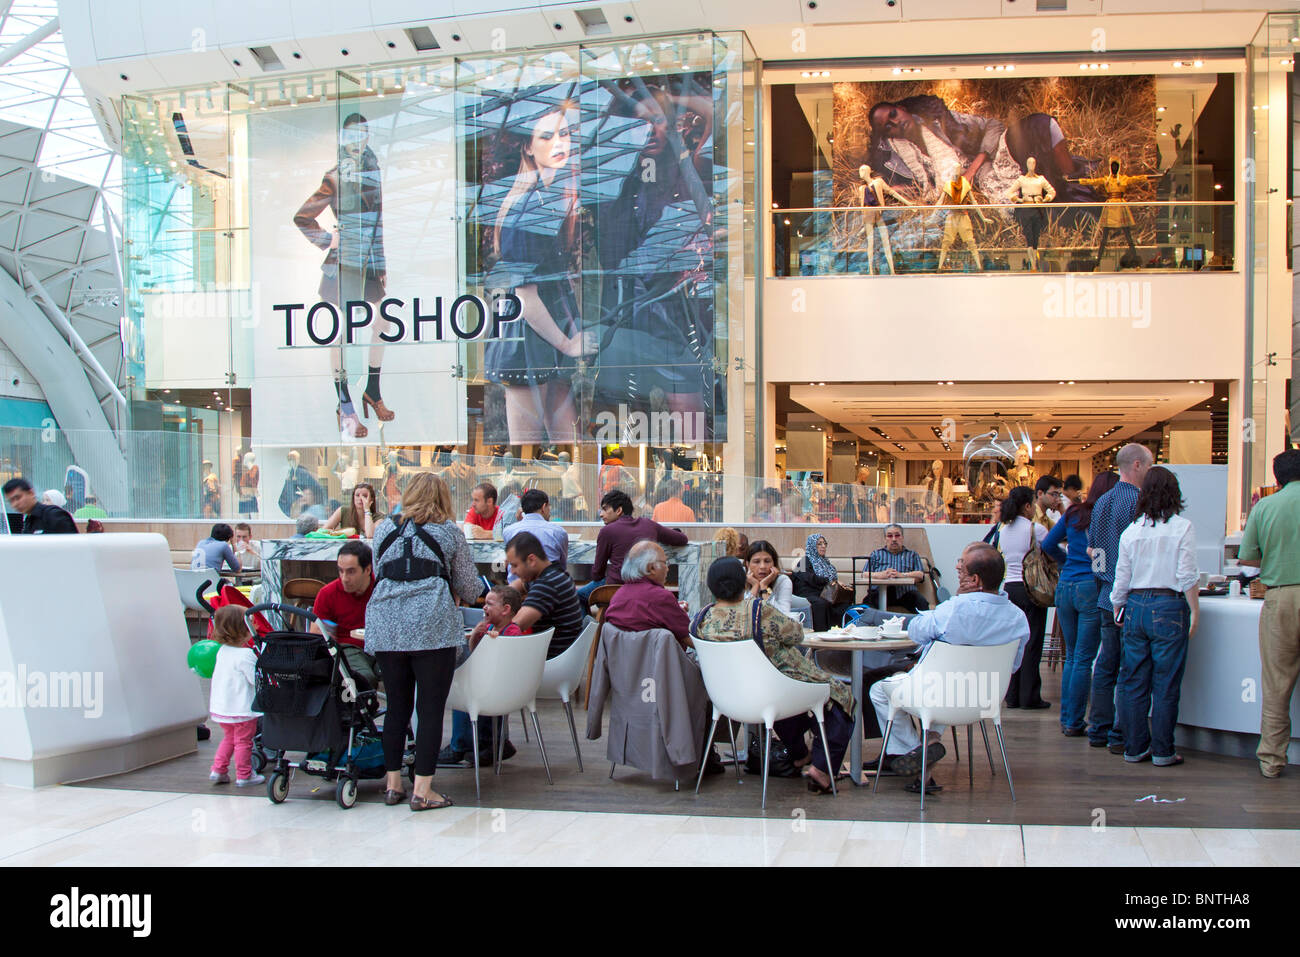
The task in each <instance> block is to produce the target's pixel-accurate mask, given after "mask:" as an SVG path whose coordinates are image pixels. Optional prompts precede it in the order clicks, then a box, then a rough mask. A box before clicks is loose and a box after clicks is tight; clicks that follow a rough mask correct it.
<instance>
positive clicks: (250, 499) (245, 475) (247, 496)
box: [239, 452, 262, 515]
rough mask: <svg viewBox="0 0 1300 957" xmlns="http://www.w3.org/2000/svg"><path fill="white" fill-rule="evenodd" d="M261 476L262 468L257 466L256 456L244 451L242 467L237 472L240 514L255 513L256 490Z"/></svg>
mask: <svg viewBox="0 0 1300 957" xmlns="http://www.w3.org/2000/svg"><path fill="white" fill-rule="evenodd" d="M261 477H262V470H261V469H259V468H258V467H257V456H256V455H255V454H253V453H252V452H245V453H244V461H243V468H242V469H240V472H239V514H240V515H255V514H256V513H257V490H258V485H259V483H260V480H261Z"/></svg>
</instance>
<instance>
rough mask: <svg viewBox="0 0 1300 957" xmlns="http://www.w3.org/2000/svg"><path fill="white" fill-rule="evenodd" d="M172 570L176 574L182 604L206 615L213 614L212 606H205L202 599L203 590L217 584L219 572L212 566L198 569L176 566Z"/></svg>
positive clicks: (177, 588)
mask: <svg viewBox="0 0 1300 957" xmlns="http://www.w3.org/2000/svg"><path fill="white" fill-rule="evenodd" d="M172 571H173V572H174V573H175V575H176V590H177V591H178V592H180V596H181V604H182V605H184V606H185V607H186V608H188V609H189V610H190V611H197V612H199V613H200V614H205V615H210V614H212V609H211V607H205V606H204V605H203V604H202V603H201V601H200V599H201V598H202V597H203V592H205V591H207V590H208V588H210V587H211V586H212V585H215V584H216V582H217V573H216V572H214V571H213V570H212V569H210V568H200V569H199V570H198V571H191V570H190V569H188V568H174V569H172Z"/></svg>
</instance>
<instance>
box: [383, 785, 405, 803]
mask: <svg viewBox="0 0 1300 957" xmlns="http://www.w3.org/2000/svg"><path fill="white" fill-rule="evenodd" d="M405 800H406V792H405V791H394V790H393V789H392V788H388V789H387V790H385V791H384V803H385V804H387V805H388V806H389V807H396V806H397V805H399V804H401V803H402V802H403V801H405Z"/></svg>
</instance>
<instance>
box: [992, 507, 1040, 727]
mask: <svg viewBox="0 0 1300 957" xmlns="http://www.w3.org/2000/svg"><path fill="white" fill-rule="evenodd" d="M996 534H997V539H996V541H995V544H996V545H997V548H998V551H1000V552H1002V557H1003V559H1004V560H1005V561H1006V563H1007V573H1006V577H1005V578H1004V579H1003V588H1004V589H1005V591H1006V593H1007V597H1008V598H1010V599H1011V602H1012V604H1014V605H1015V606H1016V607H1017V608H1019V609H1020V610H1021V611H1023V612H1024V613H1025V618H1026V619H1028V620H1029V642H1028V643H1027V644H1026V645H1025V653H1024V656H1023V657H1022V658H1021V659H1020V667H1019V668H1018V669H1016V672H1015V674H1013V675H1012V676H1011V684H1010V685H1009V686H1008V687H1007V699H1006V706H1007V707H1008V708H1020V707H1024V708H1049V707H1051V702H1050V701H1044V700H1043V678H1042V675H1040V674H1039V673H1038V663H1039V661H1040V660H1041V659H1042V657H1043V633H1044V632H1045V631H1046V630H1047V609H1046V608H1044V607H1043V606H1042V605H1039V604H1037V603H1036V602H1035V601H1034V600H1033V599H1032V598H1030V597H1029V589H1027V588H1025V579H1024V561H1025V556H1026V555H1028V554H1029V552H1030V551H1031V550H1032V549H1033V540H1034V539H1036V540H1037V541H1038V542H1039V543H1041V542H1042V541H1043V540H1044V539H1045V538H1047V529H1045V528H1044V527H1043V526H1042V525H1039V524H1038V523H1037V522H1035V521H1034V490H1033V489H1032V488H1027V487H1025V486H1023V485H1017V486H1016V487H1015V488H1013V489H1011V490H1010V491H1009V492H1008V493H1007V497H1006V498H1004V499H1003V500H1002V509H1001V511H1000V513H999V514H998V528H997V533H996ZM1031 535H1032V536H1033V539H1031V538H1030V536H1031Z"/></svg>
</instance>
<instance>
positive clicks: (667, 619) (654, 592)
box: [605, 542, 691, 648]
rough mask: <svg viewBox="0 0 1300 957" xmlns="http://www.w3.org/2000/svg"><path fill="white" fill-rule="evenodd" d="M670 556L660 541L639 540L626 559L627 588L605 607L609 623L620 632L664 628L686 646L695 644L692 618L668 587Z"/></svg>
mask: <svg viewBox="0 0 1300 957" xmlns="http://www.w3.org/2000/svg"><path fill="white" fill-rule="evenodd" d="M667 580H668V558H667V556H666V555H665V554H664V550H663V549H662V548H661V547H660V546H659V544H658V543H657V542H637V543H636V544H635V545H633V546H632V548H631V549H630V550H629V551H628V553H627V557H626V558H625V559H623V587H622V588H620V589H619V590H618V591H616V592H615V593H614V597H613V598H612V599H610V602H609V607H608V608H606V609H605V622H606V624H609V625H613V626H614V627H615V628H617V629H619V630H620V631H648V630H649V629H651V628H663V629H666V630H667V631H671V632H672V633H673V637H674V638H676V639H677V641H678V642H679V643H680V644H681V646H682V647H683V648H690V647H691V636H690V628H691V621H690V618H688V617H687V615H686V610H685V609H684V608H682V605H681V603H680V602H678V601H677V598H676V596H675V595H674V594H673V593H672V592H670V591H669V590H668V589H667V588H665V587H664V582H665V581H667Z"/></svg>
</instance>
